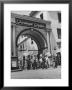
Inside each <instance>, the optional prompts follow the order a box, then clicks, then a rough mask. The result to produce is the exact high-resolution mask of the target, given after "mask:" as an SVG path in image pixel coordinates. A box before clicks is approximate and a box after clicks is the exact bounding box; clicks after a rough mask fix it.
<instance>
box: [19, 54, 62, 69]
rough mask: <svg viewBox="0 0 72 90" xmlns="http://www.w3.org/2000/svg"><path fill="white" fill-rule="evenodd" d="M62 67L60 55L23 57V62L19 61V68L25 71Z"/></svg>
mask: <svg viewBox="0 0 72 90" xmlns="http://www.w3.org/2000/svg"><path fill="white" fill-rule="evenodd" d="M58 65H61V55H60V54H59V53H58V54H57V55H56V56H54V55H49V56H48V55H47V54H40V55H28V56H23V60H19V61H18V66H19V68H20V69H23V70H26V69H27V70H35V69H47V68H49V67H51V66H52V67H54V68H57V66H58Z"/></svg>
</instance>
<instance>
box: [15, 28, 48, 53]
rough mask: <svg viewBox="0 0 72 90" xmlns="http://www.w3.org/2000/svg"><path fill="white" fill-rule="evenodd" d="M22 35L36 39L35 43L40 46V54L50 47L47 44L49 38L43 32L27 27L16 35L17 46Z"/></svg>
mask: <svg viewBox="0 0 72 90" xmlns="http://www.w3.org/2000/svg"><path fill="white" fill-rule="evenodd" d="M21 35H24V36H27V37H29V38H31V39H32V40H34V41H35V43H36V44H37V46H38V54H41V53H43V51H44V50H45V49H46V48H48V47H47V46H48V45H47V40H46V39H45V37H44V36H43V34H42V33H41V32H39V31H37V30H36V29H31V28H29V29H25V30H22V31H21V32H20V33H19V34H18V35H17V37H16V47H18V39H19V37H20V36H21Z"/></svg>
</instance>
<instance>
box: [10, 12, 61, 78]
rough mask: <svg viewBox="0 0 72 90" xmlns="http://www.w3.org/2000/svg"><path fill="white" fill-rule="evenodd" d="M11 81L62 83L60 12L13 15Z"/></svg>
mask: <svg viewBox="0 0 72 90" xmlns="http://www.w3.org/2000/svg"><path fill="white" fill-rule="evenodd" d="M11 78H12V79H61V11H11Z"/></svg>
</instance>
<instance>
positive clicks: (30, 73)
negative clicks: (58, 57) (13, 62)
mask: <svg viewBox="0 0 72 90" xmlns="http://www.w3.org/2000/svg"><path fill="white" fill-rule="evenodd" d="M11 79H61V66H58V67H57V68H52V67H51V68H48V69H38V70H23V71H18V72H11Z"/></svg>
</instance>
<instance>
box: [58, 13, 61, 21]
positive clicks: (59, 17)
mask: <svg viewBox="0 0 72 90" xmlns="http://www.w3.org/2000/svg"><path fill="white" fill-rule="evenodd" d="M58 21H59V23H61V13H58Z"/></svg>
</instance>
